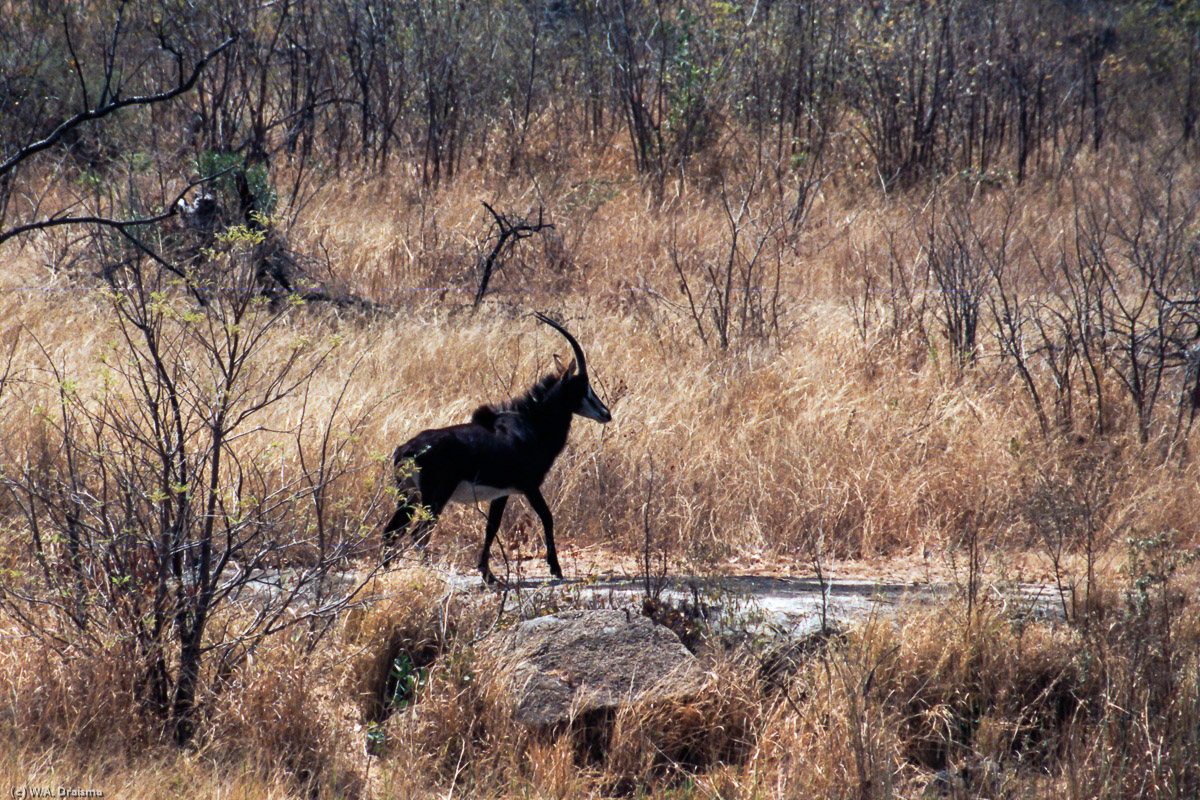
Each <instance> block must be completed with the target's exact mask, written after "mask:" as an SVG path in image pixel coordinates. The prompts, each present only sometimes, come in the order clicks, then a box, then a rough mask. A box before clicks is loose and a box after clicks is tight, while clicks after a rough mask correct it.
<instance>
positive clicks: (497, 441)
mask: <svg viewBox="0 0 1200 800" xmlns="http://www.w3.org/2000/svg"><path fill="white" fill-rule="evenodd" d="M536 316H537V318H538V320H539V321H541V322H544V323H545V324H547V325H549V326H550V327H551V328H554V329H555V330H556V331H558V332H559V333H561V334H562V335H563V336H564V337H565V338H566V340H567V341H568V342H569V343H570V344H571V349H572V350H574V351H575V359H574V361H572V362H571V363H570V364H568V365H567V367H566V369H563V370H561V371H559V372H552V373H550V374H548V375H546V376H545V377H543V378H542V379H541V380H540V381H538V382H537V383H536V384H534V385H533V387H532V388H530V390H529V391H528V392H526V393H525V394H524V395H522V396H521V397H518V398H515V399H513V400H509V401H508V402H506V403H501V404H499V405H485V406H480V407H479V408H477V409H475V412H474V413H473V414H472V415H471V421H470V422H468V423H465V424H462V425H451V426H450V427H448V428H435V429H432V430H427V431H422V432H420V433H418V434H417V435H416V436H414V437H413V438H411V439H409V440H408V441H407V442H405V443H404V444H402V445H400V446H399V447H397V448H396V452H395V454H394V455H393V456H392V462H393V464H394V466H395V469H396V480H397V483H398V484H399V487H400V507H399V508H397V509H396V513H395V514H393V515H392V518H391V519H390V520H388V523H387V525H386V526H385V527H384V529H383V539H384V542H385V543H387V544H394V543H395V539H396V537H397V536H398V535H399V532H400V531H401V530H402V529H404V528H406V527H408V526H409V524H410V523H413V518H414V517H416V518H417V519H416V522H415V523H414V524H413V529H412V536H413V539H414V540H415V541H416V542H417V543H418V544H421V545H424V544H425V543H426V542H428V541H429V534H430V532H431V531H432V529H433V526H434V524H435V523H436V522H437V518H438V515H439V514H441V513H442V509H443V508H445V507H446V504H447V503H450V502H457V503H475V502H480V501H483V500H487V501H489V505H488V514H487V529H486V533H485V535H484V539H483V552H482V553H481V554H480V556H479V571H480V572H481V573H483V579H484V580H485V581H487V582H488V583H494V582H495V581H496V577H495V576H494V575H493V574H492V571H491V569H490V568H489V567H488V553H489V551H490V550H491V549H492V540H493V539H494V538H495V537H496V531H497V530H498V529H499V528H500V519H501V517H503V516H504V507H505V505H506V504H507V503H508V496H509V495H511V494H513V493H516V492H519V493H520V494H523V495H525V497H526V498H527V499H528V500H529V505H530V506H532V507H533V510H534V511H535V512H537V515H538V517H539V518H540V519H541V520H542V528H543V530H544V531H545V533H546V563H547V564H549V565H550V572H551V574H553V575H554V577H556V578H561V577H562V568H561V567H559V565H558V553H557V552H556V551H555V549H554V518H553V515H551V513H550V507H549V506H547V505H546V501H545V499H544V498H543V497H542V492H541V489H540V487H541V485H542V481H543V480H545V478H546V473H547V472H549V471H550V466H551V465H552V464H553V463H554V459H555V458H557V457H558V454H559V453H561V452H562V449H563V447H564V446H565V445H566V443H567V432H568V431H569V430H570V429H571V417H572V415H574V414H578V415H579V416H581V417H587V418H588V419H594V420H596V421H597V422H600V423H606V422H608V421H609V420H611V419H612V414H611V413H610V412H609V410H608V408H607V407H606V406H605V405H604V403H602V402H600V398H598V397H596V394H595V392H593V391H592V387H591V384H589V383H588V373H587V361H586V360H585V359H584V355H583V348H582V347H580V346H579V342H577V341H575V337H573V336H572V335H571V334H569V333H568V332H567V330H566V329H565V328H563V327H562V326H561V325H559V324H558V323H557V322H555V321H554V320H552V319H550V318H549V317H547V316H546V315H544V314H537V315H536ZM418 509H427V510H428V513H427V514H426V513H419V512H418Z"/></svg>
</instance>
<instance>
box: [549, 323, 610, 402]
mask: <svg viewBox="0 0 1200 800" xmlns="http://www.w3.org/2000/svg"><path fill="white" fill-rule="evenodd" d="M537 318H538V320H540V321H541V322H544V323H545V324H547V325H549V326H550V327H551V328H554V329H555V330H556V331H558V332H559V333H561V334H562V335H563V336H564V337H565V338H566V340H567V342H569V343H570V345H571V349H572V350H574V351H575V359H574V360H573V361H571V363H570V364H568V365H567V368H566V369H565V370H563V372H562V378H561V379H560V381H561V383H560V385H561V386H563V388H564V389H566V390H567V391H568V392H569V394H568V396H572V395H574V396H576V397H579V404H578V405H577V406H576V407H575V412H574V413H576V414H578V415H579V416H581V417H587V418H588V419H594V420H596V422H599V423H601V424H603V423H605V422H609V421H610V420H611V419H612V412H611V411H609V410H608V406H606V405H604V403H602V402H600V398H599V397H596V393H595V392H593V391H592V384H591V381H589V380H588V373H587V361H586V360H584V355H583V348H582V347H580V346H579V342H577V341H575V337H574V336H572V335H571V334H569V333H567V329H566V328H564V327H563V326H562V325H559V324H558V323H557V322H555V321H554V320H552V319H550V318H549V317H547V316H546V315H545V314H541V313H538V314H537ZM580 384H582V391H580ZM568 387H569V388H568ZM576 392H578V394H576Z"/></svg>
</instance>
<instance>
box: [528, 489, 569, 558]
mask: <svg viewBox="0 0 1200 800" xmlns="http://www.w3.org/2000/svg"><path fill="white" fill-rule="evenodd" d="M525 496H526V497H527V498H529V505H530V506H532V507H533V510H534V511H535V512H536V513H537V515H538V518H539V519H541V520H542V530H543V531H545V533H546V563H547V564H549V565H550V574H551V575H553V576H554V577H556V578H558V579H559V580H562V576H563V573H562V567H560V566H559V565H558V551H557V550H555V549H554V515H553V514H551V513H550V506H548V505H546V500H545V498H543V497H542V493H541V492H540V491H539V490H537V489H533V490H532V491H529V492H526V493H525Z"/></svg>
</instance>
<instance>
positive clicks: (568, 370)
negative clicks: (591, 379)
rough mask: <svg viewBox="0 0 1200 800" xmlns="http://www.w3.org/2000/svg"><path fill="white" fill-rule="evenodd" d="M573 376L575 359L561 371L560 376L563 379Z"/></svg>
mask: <svg viewBox="0 0 1200 800" xmlns="http://www.w3.org/2000/svg"><path fill="white" fill-rule="evenodd" d="M574 374H575V359H573V358H572V359H571V361H570V363H568V364H567V368H566V369H564V370H563V373H562V376H563V377H564V378H569V377H571V376H572V375H574Z"/></svg>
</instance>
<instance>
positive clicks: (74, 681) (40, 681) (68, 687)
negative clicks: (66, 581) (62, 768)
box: [0, 629, 163, 756]
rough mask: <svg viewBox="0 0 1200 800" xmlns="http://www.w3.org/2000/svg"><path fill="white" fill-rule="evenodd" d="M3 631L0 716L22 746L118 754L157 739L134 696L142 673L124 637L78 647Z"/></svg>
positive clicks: (160, 738) (147, 715) (152, 724)
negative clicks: (59, 646)
mask: <svg viewBox="0 0 1200 800" xmlns="http://www.w3.org/2000/svg"><path fill="white" fill-rule="evenodd" d="M8 633H9V635H5V636H3V637H2V638H0V720H2V721H3V728H2V729H3V730H6V731H8V732H9V733H11V734H13V735H15V736H17V737H18V740H19V741H20V742H22V743H23V745H24V746H25V747H30V748H43V749H45V750H47V751H50V752H68V753H70V752H91V753H95V754H97V755H103V756H121V755H124V754H128V753H130V752H135V751H139V750H142V749H144V748H146V747H149V746H153V745H156V744H158V743H160V742H162V741H163V731H162V730H161V729H160V726H156V725H155V722H154V719H153V716H152V714H150V713H148V709H146V708H144V707H143V706H142V705H141V703H140V697H141V694H142V693H141V692H140V691H139V689H140V687H139V686H138V682H139V681H140V680H142V679H143V678H144V673H143V672H142V671H141V670H140V669H139V664H138V662H137V659H136V657H135V656H134V653H133V648H132V647H131V646H128V644H127V643H121V642H109V643H108V644H107V646H104V647H98V648H96V649H94V650H92V651H91V652H89V653H84V652H80V651H76V650H72V649H70V648H63V649H61V650H58V649H56V648H54V647H52V646H49V645H47V644H45V643H44V642H39V641H37V640H36V639H33V638H29V637H25V636H19V635H11V634H12V632H11V629H10V631H9V632H8ZM114 731H119V732H120V735H119V736H114Z"/></svg>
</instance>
